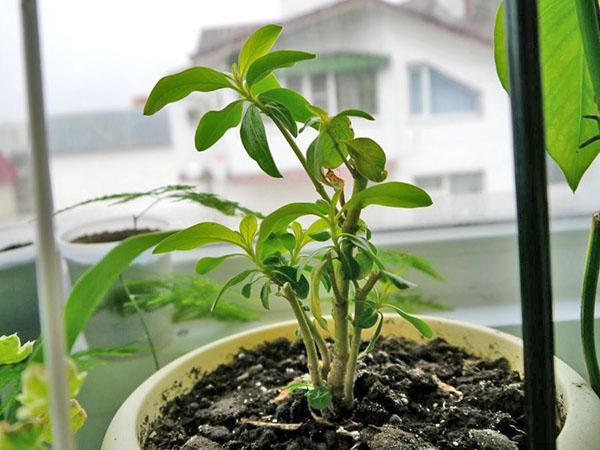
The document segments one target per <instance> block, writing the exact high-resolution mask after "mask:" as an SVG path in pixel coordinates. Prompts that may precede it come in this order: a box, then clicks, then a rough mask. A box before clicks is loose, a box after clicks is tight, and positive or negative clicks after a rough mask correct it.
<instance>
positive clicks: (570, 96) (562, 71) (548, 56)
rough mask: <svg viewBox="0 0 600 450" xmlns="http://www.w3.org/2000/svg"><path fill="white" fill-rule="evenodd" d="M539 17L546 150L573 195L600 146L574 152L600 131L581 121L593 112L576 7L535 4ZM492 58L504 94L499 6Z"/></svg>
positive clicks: (546, 0) (555, 1)
mask: <svg viewBox="0 0 600 450" xmlns="http://www.w3.org/2000/svg"><path fill="white" fill-rule="evenodd" d="M538 15H539V17H538V20H539V33H540V52H541V54H540V58H541V68H542V91H543V100H544V101H543V104H544V121H545V131H546V149H547V151H548V153H549V154H550V156H551V157H552V158H553V159H554V160H555V161H556V163H557V164H558V166H559V167H560V168H561V170H562V171H563V173H564V174H565V178H566V179H567V182H568V183H569V186H570V187H571V189H573V190H575V189H577V186H578V185H579V182H580V181H581V177H582V176H583V174H584V173H585V172H586V170H587V168H588V167H589V166H590V164H591V163H592V162H593V161H594V159H595V158H596V157H597V156H598V154H599V153H600V141H597V142H595V143H593V144H591V145H589V146H586V147H585V148H583V149H580V148H579V146H580V145H581V144H582V143H583V142H585V141H587V140H588V139H590V138H591V137H592V136H594V135H596V134H598V131H599V129H598V126H597V124H595V123H594V122H593V121H589V120H585V119H584V118H583V116H584V115H587V114H594V113H595V112H597V109H596V105H595V104H594V92H593V85H592V79H591V77H590V73H589V69H588V65H587V62H586V58H585V56H584V53H583V41H582V39H581V33H580V32H579V25H578V20H577V11H576V2H575V1H563V0H540V1H539V2H538ZM494 56H495V60H496V70H497V72H498V76H499V78H500V81H501V82H502V85H503V86H504V88H505V89H506V90H507V91H509V79H508V56H507V48H506V34H505V27H504V5H502V6H501V7H500V8H499V9H498V13H497V16H496V27H495V30H494Z"/></svg>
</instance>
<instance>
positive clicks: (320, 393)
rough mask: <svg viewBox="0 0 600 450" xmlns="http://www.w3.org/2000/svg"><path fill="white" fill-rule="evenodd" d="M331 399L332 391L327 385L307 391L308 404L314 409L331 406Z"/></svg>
mask: <svg viewBox="0 0 600 450" xmlns="http://www.w3.org/2000/svg"><path fill="white" fill-rule="evenodd" d="M331 399H332V396H331V391H330V390H329V389H328V388H326V387H325V386H317V387H315V388H313V389H309V390H308V391H307V392H306V400H307V401H308V406H310V407H311V408H312V409H317V410H321V409H326V408H329V406H331Z"/></svg>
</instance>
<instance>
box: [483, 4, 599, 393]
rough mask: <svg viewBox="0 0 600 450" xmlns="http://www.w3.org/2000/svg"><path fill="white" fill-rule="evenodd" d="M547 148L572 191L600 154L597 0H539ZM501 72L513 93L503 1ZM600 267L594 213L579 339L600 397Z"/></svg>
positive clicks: (498, 42) (497, 43) (497, 46)
mask: <svg viewBox="0 0 600 450" xmlns="http://www.w3.org/2000/svg"><path fill="white" fill-rule="evenodd" d="M539 10H540V11H539V17H540V43H541V45H540V49H541V69H542V88H543V89H542V91H543V97H544V121H545V127H546V130H545V131H546V147H547V148H546V150H547V152H548V154H549V155H550V157H552V159H554V161H555V162H556V163H557V164H558V166H559V167H560V169H561V170H562V172H563V174H564V176H565V179H566V181H567V183H568V184H569V187H570V188H571V189H572V191H573V193H575V191H576V190H577V188H578V186H579V183H580V181H581V179H582V177H583V175H584V174H585V172H586V171H587V169H588V168H589V167H590V166H591V164H592V163H593V161H594V160H595V158H596V157H597V156H598V154H600V12H599V6H598V2H597V0H576V1H573V2H561V1H555V0H542V1H540V2H539ZM494 54H495V62H496V69H497V72H498V77H499V79H500V82H501V83H502V86H503V87H504V89H505V90H506V91H507V92H510V86H509V80H508V58H507V48H506V38H505V29H504V6H503V5H501V6H500V8H499V10H498V14H497V16H496V25H495V32H494ZM599 272H600V212H596V213H594V214H593V215H592V226H591V229H590V236H589V242H588V251H587V257H586V261H585V272H584V280H583V286H582V293H581V323H580V326H581V340H582V345H583V353H584V355H583V356H584V361H585V364H586V367H587V371H588V375H589V380H590V384H591V386H592V388H593V389H594V391H595V392H596V394H597V395H598V396H600V366H599V363H598V356H597V352H596V339H595V332H594V325H595V324H594V322H595V314H594V310H595V302H596V290H597V285H598V275H599Z"/></svg>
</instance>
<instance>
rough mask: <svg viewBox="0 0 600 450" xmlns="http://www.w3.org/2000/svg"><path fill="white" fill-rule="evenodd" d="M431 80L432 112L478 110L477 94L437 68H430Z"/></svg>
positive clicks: (445, 112)
mask: <svg viewBox="0 0 600 450" xmlns="http://www.w3.org/2000/svg"><path fill="white" fill-rule="evenodd" d="M429 77H430V81H431V113H432V114H447V113H458V112H472V111H476V110H477V94H476V93H475V92H474V91H473V90H471V89H469V88H468V87H466V86H464V85H462V84H461V83H458V82H456V81H454V80H451V79H449V78H447V77H445V76H444V75H442V74H441V73H439V72H438V71H436V70H433V69H430V70H429Z"/></svg>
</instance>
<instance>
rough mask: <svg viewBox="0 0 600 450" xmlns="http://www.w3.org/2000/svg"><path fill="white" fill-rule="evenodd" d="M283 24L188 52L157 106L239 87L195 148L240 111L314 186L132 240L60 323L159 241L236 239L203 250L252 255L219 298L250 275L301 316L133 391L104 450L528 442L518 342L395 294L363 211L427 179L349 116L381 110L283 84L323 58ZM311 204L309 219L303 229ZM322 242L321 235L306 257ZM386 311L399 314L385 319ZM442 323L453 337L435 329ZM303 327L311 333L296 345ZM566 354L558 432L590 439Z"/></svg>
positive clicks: (90, 275) (246, 284) (399, 204)
mask: <svg viewBox="0 0 600 450" xmlns="http://www.w3.org/2000/svg"><path fill="white" fill-rule="evenodd" d="M280 32H281V27H279V26H277V25H267V26H265V27H262V28H260V29H258V30H257V31H256V32H255V33H253V34H252V35H251V36H250V38H249V39H248V41H247V42H246V43H245V44H244V46H243V47H242V50H241V51H240V55H239V59H238V62H237V63H235V64H234V65H233V66H232V70H231V73H224V72H220V71H218V70H215V69H212V68H208V67H194V68H191V69H188V70H185V71H183V72H181V73H178V74H175V75H171V76H167V77H165V78H163V79H162V80H160V81H159V82H158V84H157V85H156V87H155V88H154V90H153V91H152V93H151V94H150V97H149V99H148V101H147V104H146V108H145V113H146V114H153V113H155V112H157V111H158V110H160V109H161V108H162V107H164V106H165V105H167V104H169V103H171V102H174V101H177V100H180V99H182V98H183V97H185V96H187V95H188V94H190V93H192V92H194V91H200V92H207V91H214V90H219V89H229V90H232V91H234V92H235V93H236V94H237V95H238V99H237V100H235V101H233V102H232V103H230V104H229V105H227V106H226V107H225V108H223V109H222V110H220V111H211V112H208V113H206V114H205V115H204V116H203V117H202V119H201V120H200V122H199V125H198V128H197V131H196V148H197V149H198V150H199V151H205V150H207V149H208V148H209V147H211V146H212V145H213V144H214V143H215V142H217V141H218V140H219V139H220V138H221V137H222V136H223V135H224V134H225V132H226V131H227V130H229V129H231V128H234V127H237V126H238V125H240V123H241V126H240V137H241V141H242V145H243V147H244V149H245V150H246V152H247V153H248V155H249V156H250V157H251V158H252V159H254V160H255V161H256V162H257V164H258V165H259V166H260V168H261V169H262V170H263V171H264V172H265V173H267V174H268V175H270V176H273V177H276V178H279V177H281V173H280V172H279V169H278V168H277V165H276V164H275V161H274V160H273V158H272V155H271V151H270V148H269V144H268V142H267V139H266V134H265V129H264V123H263V120H265V119H266V120H270V121H272V122H273V123H274V124H275V126H276V127H277V128H278V129H279V131H280V132H281V134H282V136H283V137H284V138H285V140H286V141H287V143H288V144H289V147H290V149H291V150H292V152H293V154H294V155H295V156H296V157H297V158H298V160H299V162H300V164H301V165H302V167H303V168H304V170H305V172H306V174H307V176H308V178H309V180H310V181H311V183H312V184H313V185H314V188H315V191H316V194H317V195H318V196H319V197H320V198H319V199H318V200H316V201H315V202H303V203H290V204H287V205H285V206H283V207H281V208H279V209H277V210H275V211H274V212H272V213H271V214H269V215H267V216H266V217H265V218H263V219H262V220H259V218H257V217H256V216H255V215H252V214H248V215H246V216H245V217H244V218H243V219H242V220H241V222H240V224H239V227H238V229H237V230H233V229H230V228H227V227H225V226H224V225H221V224H219V223H216V222H203V223H199V224H197V225H194V226H192V227H190V228H187V229H185V230H182V231H178V232H165V233H151V234H148V235H145V236H138V237H133V238H130V239H127V240H126V241H124V242H123V243H122V244H121V245H119V246H118V247H116V248H115V249H113V251H112V252H111V253H110V254H109V255H107V257H106V258H105V259H104V260H103V261H101V262H100V263H99V264H98V265H97V266H95V267H94V268H92V269H91V270H90V271H89V272H87V273H86V275H85V276H84V277H82V279H81V280H80V281H79V282H78V284H77V285H76V286H75V288H74V290H73V292H72V293H71V296H70V299H69V302H68V304H67V310H66V322H67V334H68V340H69V342H72V341H73V340H74V339H75V337H76V335H77V333H78V332H79V331H80V329H81V327H82V325H81V323H78V321H79V322H81V321H85V320H86V317H89V315H91V313H92V311H93V309H94V307H95V306H96V303H97V301H98V298H99V296H101V294H102V293H103V292H104V291H105V289H106V287H107V286H109V285H110V284H111V283H112V282H113V281H114V280H115V279H116V278H117V277H118V276H119V271H120V270H122V269H123V268H124V267H126V266H127V264H128V262H129V261H131V260H133V259H134V258H135V257H136V256H137V255H138V254H140V253H142V252H144V251H146V250H147V249H150V248H154V253H155V254H165V253H169V252H172V251H184V250H192V249H197V248H199V247H202V246H204V245H207V244H212V243H217V242H218V243H221V242H223V243H227V244H230V245H231V246H233V247H234V248H235V252H234V253H232V254H227V255H221V256H216V257H204V258H202V259H200V260H199V261H198V262H197V264H196V271H197V272H198V273H199V274H206V273H208V272H210V271H211V270H213V269H215V268H216V267H217V266H219V265H220V264H222V263H223V262H224V261H226V260H227V259H228V258H230V257H237V256H239V255H242V256H243V257H244V258H246V259H247V260H248V261H249V263H250V268H248V269H247V270H244V271H243V272H241V273H238V274H237V275H235V276H233V277H232V278H231V279H230V280H229V281H228V282H227V283H226V284H225V286H224V288H223V290H222V291H221V292H219V294H218V295H216V297H215V298H214V302H213V306H214V307H217V306H218V305H219V302H220V300H221V298H222V295H223V294H224V292H225V291H226V290H227V289H229V288H232V287H233V286H236V285H243V287H242V293H251V292H258V293H259V296H260V299H261V301H262V304H263V306H264V307H265V308H269V306H270V305H271V304H272V303H273V302H284V303H287V304H288V305H289V307H290V309H291V310H292V311H293V314H294V316H295V318H296V321H295V322H294V323H292V324H290V323H285V324H282V325H277V326H272V327H269V328H265V329H261V330H257V331H252V332H248V333H245V334H242V335H238V336H234V337H231V338H228V339H224V340H222V341H219V342H217V343H215V344H212V345H209V346H206V347H203V348H201V349H199V350H198V351H196V352H192V353H191V354H189V355H186V356H184V357H183V358H181V359H179V360H177V361H175V362H173V363H172V364H170V365H169V366H167V367H165V368H164V369H162V370H161V371H159V372H158V373H157V374H155V375H154V376H153V377H151V378H150V379H149V380H148V381H147V382H145V383H144V384H143V385H142V386H141V387H140V388H139V389H138V390H136V392H134V394H132V396H131V397H130V399H129V400H128V401H127V402H126V403H125V404H124V405H123V407H122V408H121V409H120V411H119V412H118V413H117V415H116V416H115V418H114V420H113V422H112V424H111V427H110V429H109V431H108V432H107V435H106V437H105V441H104V444H103V449H105V450H116V449H122V448H128V449H135V448H145V449H167V448H169V449H170V448H182V449H186V450H188V449H193V448H194V449H199V448H211V449H218V448H227V449H233V448H236V449H238V448H240V449H243V448H256V446H258V447H273V448H298V449H299V448H324V449H334V448H335V449H338V448H381V449H383V448H423V449H425V448H481V447H486V448H506V449H512V448H518V447H519V445H521V444H522V443H523V442H524V436H525V433H526V430H525V429H524V427H525V424H524V419H523V417H524V414H525V413H524V409H523V405H524V404H523V391H522V383H521V378H520V375H519V373H518V371H519V370H520V369H521V367H520V360H521V356H520V355H521V353H522V348H521V346H520V343H519V341H518V340H516V339H514V338H511V337H509V336H506V335H503V334H501V333H498V332H495V331H492V330H487V329H482V328H478V327H473V326H470V325H468V324H462V323H456V322H451V321H443V320H439V319H430V320H429V323H428V322H426V321H424V320H422V319H420V318H418V317H415V316H414V315H411V314H409V313H407V312H406V311H404V310H402V309H401V308H400V307H399V306H398V305H397V304H395V303H394V302H393V301H392V299H391V296H390V294H391V293H392V292H394V291H398V290H404V289H408V288H410V287H411V286H412V283H411V282H410V281H408V280H406V279H405V278H404V277H403V276H401V275H400V274H398V273H397V272H395V271H393V270H391V268H390V267H389V266H388V265H386V263H385V262H384V261H383V260H382V258H381V256H380V254H381V252H380V251H379V250H378V249H377V247H376V246H375V245H374V244H373V243H372V242H371V232H370V230H369V227H368V225H367V224H366V223H365V222H364V221H363V220H362V219H361V212H362V210H363V209H365V208H367V207H377V206H383V207H395V208H418V207H426V206H429V205H431V203H432V201H431V198H430V197H429V195H428V194H427V193H426V192H424V191H423V190H422V189H420V188H418V187H416V186H413V185H410V184H406V183H401V182H384V181H385V179H386V177H387V172H386V169H385V165H386V156H385V153H384V151H383V149H382V148H381V147H380V146H379V145H378V144H377V143H376V142H375V141H373V140H372V139H370V138H367V137H356V136H355V135H354V131H353V129H352V124H351V119H354V118H358V119H359V120H373V117H372V116H371V115H370V114H368V113H366V112H364V111H359V110H346V111H342V112H340V113H338V114H336V115H334V116H330V115H329V114H328V113H327V112H326V111H324V110H323V109H321V108H318V107H316V106H314V105H311V104H310V103H309V102H308V101H307V100H306V99H304V98H303V97H302V96H301V95H300V94H298V93H297V92H294V91H292V90H289V89H285V88H282V87H280V85H279V83H278V81H277V79H276V77H275V75H274V73H273V72H274V71H275V70H277V69H280V68H283V67H289V66H291V65H293V64H294V63H296V62H298V61H302V60H306V59H311V58H314V55H312V54H310V53H306V52H300V51H288V50H281V51H273V52H271V51H270V50H271V48H272V46H273V45H274V43H275V41H276V39H277V38H278V36H279V34H280ZM298 123H300V124H302V126H301V127H300V128H299V127H298ZM311 128H312V129H314V130H316V131H317V136H316V138H315V139H314V140H313V142H312V143H311V144H310V146H309V147H308V148H307V149H306V152H304V151H302V150H301V149H300V148H299V146H298V145H297V143H296V139H295V138H296V137H297V135H298V134H299V133H302V132H306V131H305V130H307V129H311ZM340 167H341V168H342V170H340V171H338V172H334V170H336V169H338V168H340ZM350 184H351V185H352V187H351V188H350V186H349V185H350ZM300 218H302V219H303V220H306V219H311V220H310V221H309V222H308V226H303V225H302V224H301V223H300V222H298V221H297V220H298V219H300ZM310 242H318V243H320V246H319V248H318V249H317V250H316V251H313V252H312V253H310V254H306V253H305V252H304V251H303V250H304V248H305V247H306V245H307V244H308V243H310ZM404 258H405V261H406V262H407V263H408V264H409V265H410V266H411V267H412V268H413V269H416V270H420V271H423V272H426V273H428V272H429V273H430V274H434V275H435V273H434V272H432V269H431V267H430V266H429V265H428V264H427V263H426V261H424V260H422V259H420V258H418V257H415V256H411V255H404ZM84 298H85V300H87V301H88V302H87V303H85V302H84ZM325 298H327V299H331V315H332V317H331V318H330V317H329V316H325V315H324V314H325V313H324V302H323V300H324V299H325ZM385 310H388V311H392V312H394V313H395V315H394V316H384V314H383V312H384V311H385ZM76 314H78V315H76ZM434 334H435V335H437V337H440V338H444V339H446V340H447V342H446V341H444V340H440V339H436V340H432V341H429V342H428V341H427V340H428V339H430V338H432V337H433V336H434ZM295 336H297V337H299V338H300V340H301V342H302V344H301V345H298V344H295V343H293V342H291V341H292V340H293V338H294V337H295ZM279 338H285V340H284V341H281V340H279ZM400 338H409V339H412V340H417V341H418V342H419V343H411V342H409V341H406V340H403V339H400ZM261 344H262V345H261ZM419 344H423V345H419ZM450 344H452V345H450ZM454 346H459V347H460V348H458V347H454ZM482 357H483V358H486V357H487V358H498V357H502V358H499V359H494V360H490V359H481V358H482ZM557 369H558V374H557V380H558V392H559V394H560V395H561V402H560V403H561V407H562V410H561V412H562V413H563V414H562V415H561V416H562V417H563V418H564V419H565V421H564V423H561V426H563V428H562V432H560V434H559V442H562V443H563V444H561V445H563V448H582V449H584V448H592V447H591V446H592V445H594V442H595V436H594V433H593V429H594V427H593V426H591V425H592V424H595V425H597V420H598V419H597V417H598V414H599V413H600V405H599V402H598V400H597V399H596V398H595V397H594V396H593V395H592V394H591V391H590V389H589V388H588V387H587V386H586V385H585V383H584V382H583V380H582V379H581V378H580V377H579V376H578V375H577V374H575V373H574V372H573V371H572V370H570V369H569V368H568V367H566V366H565V365H564V364H562V363H560V362H557ZM558 432H559V430H558V429H557V433H558Z"/></svg>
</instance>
